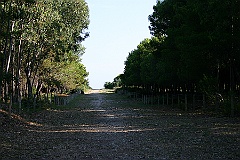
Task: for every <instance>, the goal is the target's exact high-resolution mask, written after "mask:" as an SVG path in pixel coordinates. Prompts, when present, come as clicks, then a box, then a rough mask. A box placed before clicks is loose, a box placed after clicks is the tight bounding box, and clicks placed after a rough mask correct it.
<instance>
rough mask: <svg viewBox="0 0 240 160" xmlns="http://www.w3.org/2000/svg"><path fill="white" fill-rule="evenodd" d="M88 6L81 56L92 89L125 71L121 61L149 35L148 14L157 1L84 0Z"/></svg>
mask: <svg viewBox="0 0 240 160" xmlns="http://www.w3.org/2000/svg"><path fill="white" fill-rule="evenodd" d="M85 1H86V2H87V3H88V7H89V9H90V26H89V30H88V31H89V32H90V37H88V38H87V39H86V40H85V42H83V45H84V46H85V47H86V51H85V54H84V55H83V56H82V57H81V58H82V62H83V64H84V65H85V66H86V68H87V71H88V72H89V74H90V75H89V76H88V79H89V82H90V86H91V87H92V88H93V89H101V88H103V85H104V83H105V82H112V81H113V79H114V78H115V77H116V76H118V75H119V74H122V73H123V71H124V61H126V58H127V56H128V54H129V52H131V51H132V50H134V49H136V48H137V45H138V44H139V43H140V42H141V41H142V40H144V39H145V38H150V37H151V35H150V31H149V29H148V26H149V25H150V22H149V21H148V16H149V15H150V14H152V13H153V5H155V4H156V0H85Z"/></svg>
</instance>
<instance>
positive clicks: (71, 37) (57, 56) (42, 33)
mask: <svg viewBox="0 0 240 160" xmlns="http://www.w3.org/2000/svg"><path fill="white" fill-rule="evenodd" d="M0 24H1V25H0V105H1V106H2V107H3V108H4V106H9V112H10V111H11V107H12V105H13V106H16V107H17V108H18V110H19V112H20V111H21V110H22V109H23V107H27V108H28V109H29V108H36V106H37V104H38V102H40V101H41V96H42V95H43V94H45V95H46V96H47V97H48V94H49V93H50V92H60V93H63V92H65V93H68V92H70V91H71V90H74V89H83V88H85V87H86V86H88V81H87V79H86V77H87V76H88V72H87V71H86V68H85V67H84V65H83V64H82V63H81V59H80V56H81V55H82V54H83V53H84V47H83V46H82V45H81V42H82V41H83V40H84V39H85V38H87V37H88V34H89V33H88V32H86V29H87V28H88V24H89V10H88V6H87V4H86V2H85V1H84V0H67V1H63V0H54V1H53V0H47V1H45V0H38V1H35V0H25V1H16V0H4V1H1V2H0ZM48 98H49V97H48ZM40 107H42V106H41V105H40ZM0 108H1V107H0Z"/></svg>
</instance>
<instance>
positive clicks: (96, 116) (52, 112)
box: [0, 91, 240, 160]
mask: <svg viewBox="0 0 240 160" xmlns="http://www.w3.org/2000/svg"><path fill="white" fill-rule="evenodd" d="M239 122H240V121H239V119H238V118H227V117H214V116H209V115H204V114H200V113H186V112H183V111H179V110H177V109H169V108H166V107H163V106H158V107H157V106H147V105H143V104H142V103H140V102H138V101H133V100H131V99H127V98H125V97H124V96H122V95H117V94H106V93H101V94H100V93H99V91H94V92H92V93H91V94H86V95H80V96H79V97H77V99H76V100H74V102H72V104H71V106H67V107H61V109H48V110H46V111H43V112H41V113H38V114H37V115H35V116H34V118H32V119H31V123H30V122H25V123H24V124H23V123H18V124H16V123H14V124H13V123H9V124H5V125H1V126H0V159H4V160H7V159H24V160H30V159H47V160H48V159H67V160H70V159H89V160H91V159H104V160H106V159H160V160H161V159H162V160H164V159H188V160H189V159H214V160H215V159H240V146H239V144H240V123H239ZM2 123H3V124H4V122H2Z"/></svg>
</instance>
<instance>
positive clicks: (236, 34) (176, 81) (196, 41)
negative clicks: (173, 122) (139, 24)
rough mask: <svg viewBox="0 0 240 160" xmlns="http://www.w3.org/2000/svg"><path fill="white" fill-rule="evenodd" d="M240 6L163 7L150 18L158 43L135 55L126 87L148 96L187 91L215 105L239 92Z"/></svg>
mask: <svg viewBox="0 0 240 160" xmlns="http://www.w3.org/2000/svg"><path fill="white" fill-rule="evenodd" d="M239 6H240V1H236V0H225V1H221V0H208V1H199V0H164V1H157V4H156V5H155V6H154V7H153V13H152V14H151V15H150V16H149V21H150V26H149V29H150V32H151V34H152V35H153V36H154V37H153V38H151V39H145V40H143V41H142V42H141V43H140V44H139V45H138V47H137V49H135V50H133V51H131V52H130V53H129V56H128V57H127V60H126V61H125V70H124V75H123V84H124V85H126V86H132V87H138V88H144V89H147V90H148V93H152V92H153V91H154V89H155V88H156V87H158V90H160V89H161V90H162V91H166V90H168V89H169V90H173V88H174V87H175V88H181V90H184V91H188V92H189V91H197V92H202V93H205V94H206V95H207V97H208V98H209V99H212V100H214V99H216V92H223V93H228V92H229V90H233V92H234V90H235V89H236V86H238V85H240V84H239V81H240V76H239V75H240V74H239V73H240V70H239V67H240V65H239V64H240V56H239V51H240V29H239V28H240V18H239V17H240V8H239ZM226 86H227V87H226ZM178 91H179V90H178Z"/></svg>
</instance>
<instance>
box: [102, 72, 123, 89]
mask: <svg viewBox="0 0 240 160" xmlns="http://www.w3.org/2000/svg"><path fill="white" fill-rule="evenodd" d="M122 76H123V74H120V75H118V76H117V77H115V78H114V79H113V82H105V83H104V88H105V89H113V88H119V87H122Z"/></svg>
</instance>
